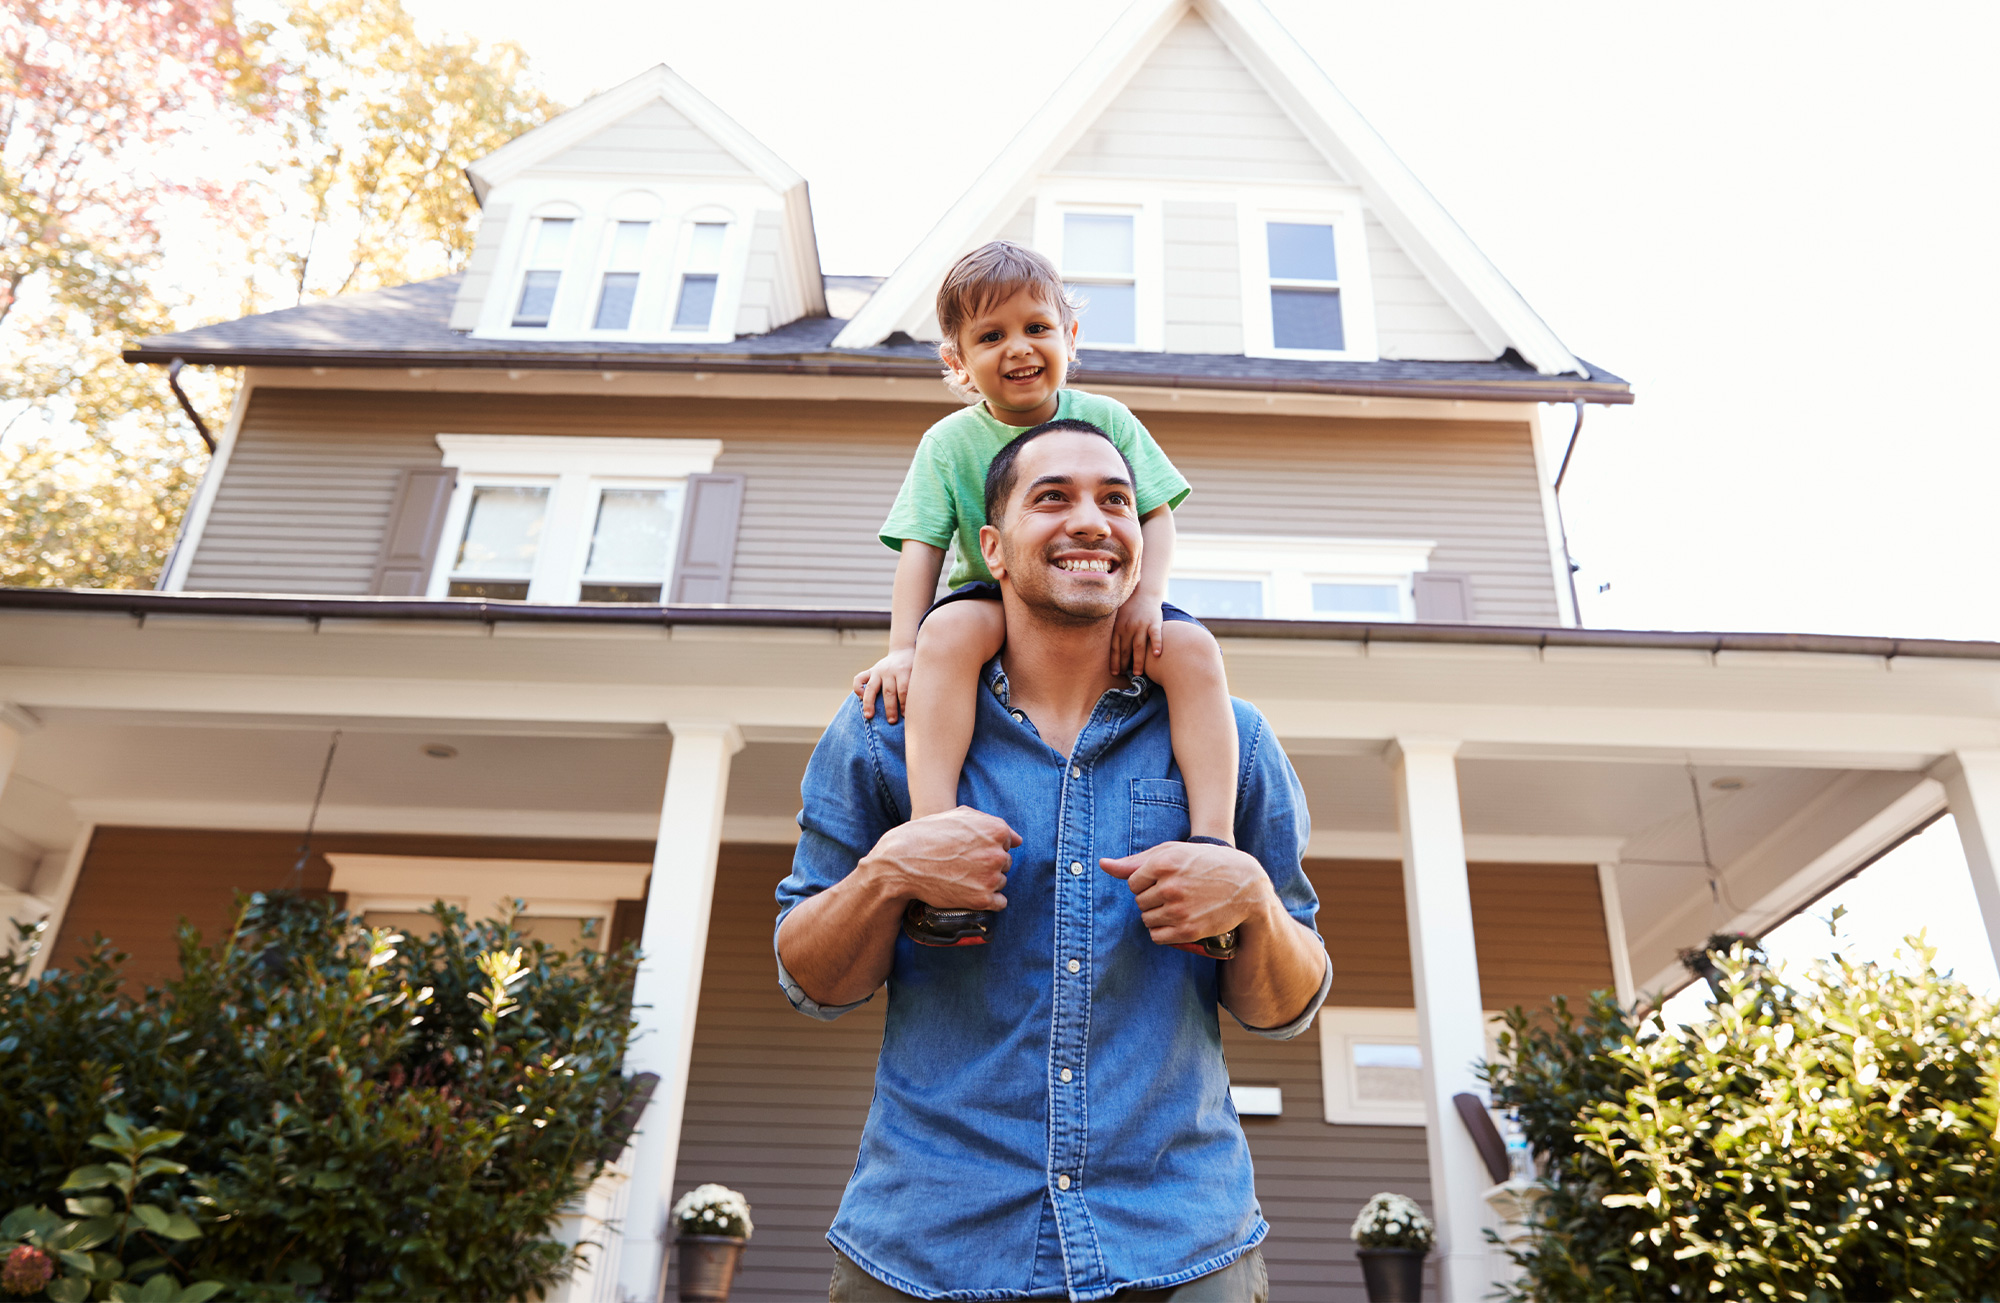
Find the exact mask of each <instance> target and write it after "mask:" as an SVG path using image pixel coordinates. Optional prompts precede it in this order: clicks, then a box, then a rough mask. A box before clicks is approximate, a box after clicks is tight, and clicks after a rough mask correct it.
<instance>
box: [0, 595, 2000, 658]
mask: <svg viewBox="0 0 2000 1303" xmlns="http://www.w3.org/2000/svg"><path fill="white" fill-rule="evenodd" d="M5 611H69V612H77V613H86V614H87V613H98V614H122V615H128V616H132V617H135V618H143V617H145V616H148V615H176V616H187V615H194V616H202V615H207V616H216V617H228V618H233V619H243V618H246V617H248V618H258V617H261V618H267V619H295V620H322V619H342V620H371V619H372V620H432V621H438V620H443V621H469V622H477V623H483V624H499V623H523V624H579V625H592V624H595V625H628V624H629V625H660V626H672V625H690V626H693V625H705V626H711V627H724V628H727V627H737V628H765V629H773V628H775V629H833V630H848V629H852V630H856V631H883V632H886V631H887V630H888V628H889V612H887V611H886V610H855V609H841V608H832V607H806V606H726V605H712V606H640V605H630V606H628V605H623V604H621V605H617V606H595V605H579V606H545V605H528V604H527V603H522V602H488V601H484V600H480V599H475V598H443V599H438V600H427V599H422V598H405V597H313V596H293V595H261V594H248V593H160V592H150V591H131V590H121V589H87V588H12V587H0V612H5ZM1203 623H1205V624H1206V625H1207V626H1208V628H1209V629H1210V630H1211V631H1212V632H1213V633H1215V634H1216V635H1217V636H1218V637H1224V638H1251V639H1274V640H1292V641H1309V642H1310V641H1318V642H1360V643H1370V642H1381V643H1430V644H1458V645H1466V646H1494V647H1604V648H1633V649H1659V650H1677V651H1703V652H1723V651H1744V652H1805V653H1813V654H1820V655H1830V656H1881V657H1898V656H1911V657H1927V658H1931V659H1942V660H1975V661H2000V642H1973V641H1958V640H1953V639H1946V638H1884V637H1874V636H1868V635H1860V634H1830V633H1721V632H1683V631H1677V630H1653V629H1561V628H1542V627H1537V626H1532V625H1525V626H1523V625H1489V624H1476V625H1475V624H1375V623H1365V622H1355V621H1344V620H1235V619H1211V620H1206V621H1204V622H1203Z"/></svg>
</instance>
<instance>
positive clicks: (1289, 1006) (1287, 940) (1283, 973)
mask: <svg viewBox="0 0 2000 1303" xmlns="http://www.w3.org/2000/svg"><path fill="white" fill-rule="evenodd" d="M1237 938H1238V941H1237V944H1238V950H1237V954H1236V958H1235V959H1232V960H1231V961H1229V962H1228V963H1226V964H1223V965H1222V966H1221V967H1222V1004H1223V1007H1224V1008H1226V1009H1228V1010H1229V1012H1231V1013H1233V1014H1235V1015H1236V1016H1237V1017H1238V1018H1240V1019H1242V1020H1243V1022H1244V1024H1245V1025H1246V1026H1250V1027H1258V1028H1269V1027H1283V1026H1285V1025H1286V1024H1288V1023H1291V1022H1293V1021H1295V1020H1296V1019H1297V1018H1298V1016H1299V1015H1300V1014H1302V1013H1304V1012H1305V1011H1306V1006H1307V1005H1309V1004H1311V1003H1312V999H1313V997H1314V996H1316V995H1318V994H1319V987H1320V982H1321V981H1322V980H1323V979H1324V978H1325V977H1326V965H1327V963H1328V960H1327V954H1326V947H1325V946H1323V945H1321V944H1320V940H1319V938H1318V937H1316V936H1314V935H1313V933H1312V930H1311V929H1310V928H1308V927H1306V926H1305V925H1304V924H1302V923H1300V922H1299V921H1298V920H1297V919H1295V918H1293V917H1292V916H1291V915H1290V914H1288V913H1286V912H1285V907H1284V904H1283V902H1281V901H1280V900H1279V899H1278V898H1277V896H1276V895H1275V894H1274V895H1272V896H1271V897H1270V898H1269V899H1268V900H1267V901H1266V902H1265V903H1264V905H1263V906H1262V907H1261V908H1260V909H1259V910H1258V912H1257V914H1256V915H1254V916H1252V917H1251V918H1247V919H1245V920H1243V923H1242V924H1241V925H1240V926H1239V927H1238V929H1237Z"/></svg>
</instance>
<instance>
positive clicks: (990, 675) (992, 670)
mask: <svg viewBox="0 0 2000 1303" xmlns="http://www.w3.org/2000/svg"><path fill="white" fill-rule="evenodd" d="M982 673H983V676H984V680H985V683H986V689H987V691H989V692H991V693H992V694H993V696H994V698H995V699H996V700H998V701H999V703H1000V705H1001V708H1002V709H1005V708H1006V706H1007V697H1008V693H1009V691H1010V689H1009V687H1008V683H1007V671H1006V670H1005V669H1004V668H1003V667H1002V666H1001V664H1000V658H999V657H998V656H995V657H994V658H993V659H992V660H990V661H988V662H986V669H985V670H984V671H982ZM1111 691H1112V692H1113V693H1116V694H1117V695H1119V696H1121V697H1129V698H1131V704H1132V705H1135V706H1136V705H1138V704H1139V703H1140V702H1142V701H1144V700H1146V698H1147V697H1148V696H1150V695H1151V694H1152V691H1153V681H1152V680H1151V679H1149V678H1147V677H1146V676H1145V675H1143V674H1134V675H1131V676H1130V680H1129V682H1127V684H1126V686H1124V687H1122V688H1113V689H1112V690H1111ZM1107 695H1109V694H1107Z"/></svg>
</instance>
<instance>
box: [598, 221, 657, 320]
mask: <svg viewBox="0 0 2000 1303" xmlns="http://www.w3.org/2000/svg"><path fill="white" fill-rule="evenodd" d="M652 230H653V224H652V223H651V222H614V223H613V224H612V232H611V253H610V256H609V257H608V258H607V259H606V260H605V264H604V280H603V283H602V284H601V285H600V286H599V287H598V291H597V317H596V320H595V321H594V322H593V323H592V324H593V325H594V327H595V328H596V329H598V330H626V329H629V328H630V327H631V325H632V305H633V304H634V303H635V302H636V301H637V300H638V297H639V272H640V269H641V268H642V267H643V266H644V265H645V259H646V237H647V236H648V235H649V234H651V232H652Z"/></svg>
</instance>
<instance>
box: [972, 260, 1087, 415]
mask: <svg viewBox="0 0 2000 1303" xmlns="http://www.w3.org/2000/svg"><path fill="white" fill-rule="evenodd" d="M1075 349H1076V323H1075V322H1074V321H1072V322H1071V323H1070V324H1069V327H1068V329H1064V327H1063V324H1062V314H1061V313H1060V312H1058V311H1057V310H1056V306H1055V305H1054V304H1053V303H1049V302H1047V301H1046V300H1045V299H1043V298H1042V297H1041V296H1040V295H1039V294H1037V293H1036V292H1035V291H1033V290H1028V289H1024V290H1020V291H1017V292H1016V293H1015V294H1014V295H1013V296H1012V297H1010V298H1006V299H1001V300H999V301H997V302H994V303H989V304H987V305H986V306H985V307H984V308H982V309H981V310H980V311H979V312H977V313H975V314H974V315H973V316H972V317H971V319H970V320H968V321H967V322H966V323H965V328H964V329H963V330H961V331H959V332H958V338H957V339H956V340H954V341H952V346H951V348H950V349H949V350H948V351H947V352H946V354H945V359H944V360H945V362H946V363H947V364H948V365H949V366H950V367H951V370H952V378H953V379H954V380H956V381H958V382H959V383H960V384H964V385H970V386H972V387H973V388H974V389H977V390H978V391H979V396H980V397H981V398H984V399H985V400H986V408H987V410H988V411H990V412H992V413H993V415H994V416H996V417H998V418H999V419H1000V420H1002V421H1005V422H1006V423H1007V424H1009V425H1019V426H1029V425H1040V424H1041V423H1042V422H1043V421H1049V420H1054V419H1055V414H1056V400H1057V396H1058V395H1059V394H1061V392H1062V387H1063V379H1064V377H1065V376H1067V375H1068V374H1069V364H1070V359H1071V358H1072V357H1074V356H1075Z"/></svg>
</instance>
